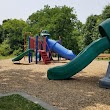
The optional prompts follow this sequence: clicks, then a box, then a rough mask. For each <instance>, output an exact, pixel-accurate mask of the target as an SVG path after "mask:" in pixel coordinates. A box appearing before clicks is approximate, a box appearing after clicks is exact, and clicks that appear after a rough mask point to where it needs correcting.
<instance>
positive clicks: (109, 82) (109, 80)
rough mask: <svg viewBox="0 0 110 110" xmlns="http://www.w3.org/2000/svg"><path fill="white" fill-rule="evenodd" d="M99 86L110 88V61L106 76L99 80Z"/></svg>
mask: <svg viewBox="0 0 110 110" xmlns="http://www.w3.org/2000/svg"><path fill="white" fill-rule="evenodd" d="M99 87H102V88H107V89H110V62H109V63H108V69H107V72H106V75H105V77H104V78H102V79H100V80H99Z"/></svg>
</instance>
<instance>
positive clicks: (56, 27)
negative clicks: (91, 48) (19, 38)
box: [27, 5, 78, 51]
mask: <svg viewBox="0 0 110 110" xmlns="http://www.w3.org/2000/svg"><path fill="white" fill-rule="evenodd" d="M77 22H78V20H77V16H76V13H75V11H74V8H70V7H67V6H62V7H59V6H55V7H54V8H50V6H48V5H46V6H44V9H42V10H40V11H37V12H35V13H33V14H32V15H30V16H29V18H28V19H27V23H28V24H29V25H30V27H31V32H32V33H33V34H34V35H35V34H36V33H38V34H39V33H40V32H41V30H48V31H49V33H50V35H51V38H52V39H55V40H58V37H59V36H61V38H62V42H63V46H65V47H66V48H68V49H72V50H73V51H75V48H76V47H75V45H77V42H76V41H77V40H76V39H77V37H76V36H77V35H78V34H75V35H74V34H73V31H76V28H77V26H76V23H77ZM77 29H78V28H77Z"/></svg>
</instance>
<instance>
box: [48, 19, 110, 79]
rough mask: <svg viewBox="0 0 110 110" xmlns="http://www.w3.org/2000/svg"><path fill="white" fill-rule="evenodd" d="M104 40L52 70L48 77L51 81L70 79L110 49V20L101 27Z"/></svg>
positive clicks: (92, 44)
mask: <svg viewBox="0 0 110 110" xmlns="http://www.w3.org/2000/svg"><path fill="white" fill-rule="evenodd" d="M99 32H100V33H101V35H102V38H100V39H98V40H95V41H94V42H92V43H91V44H90V45H88V46H87V47H86V48H85V49H84V50H83V51H81V52H80V53H79V54H78V55H77V56H76V57H75V58H74V59H73V60H72V61H70V62H69V63H67V64H65V65H63V66H57V67H53V68H50V69H49V70H48V71H47V77H48V79H51V80H59V79H68V78H70V77H72V76H73V75H75V74H76V73H78V72H79V71H81V70H82V69H83V68H85V67H86V66H87V65H88V64H90V63H91V62H92V61H93V60H94V59H95V58H96V57H97V56H98V55H99V54H100V53H102V52H103V51H105V50H106V49H108V48H110V19H107V20H106V21H104V22H102V23H101V24H100V25H99Z"/></svg>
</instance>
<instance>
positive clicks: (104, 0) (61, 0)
mask: <svg viewBox="0 0 110 110" xmlns="http://www.w3.org/2000/svg"><path fill="white" fill-rule="evenodd" d="M47 4H48V5H49V6H51V7H54V6H55V5H56V6H64V5H66V6H69V7H74V9H75V11H76V14H77V17H78V19H79V20H80V21H81V22H83V23H85V21H86V18H87V17H88V16H89V15H91V14H97V15H99V14H101V12H102V10H103V8H104V7H105V6H106V5H108V4H110V0H0V24H1V23H2V21H3V20H5V19H11V18H12V19H14V18H16V19H23V20H26V19H27V18H28V17H29V15H31V14H32V13H34V12H36V11H37V10H40V9H43V8H44V5H47Z"/></svg>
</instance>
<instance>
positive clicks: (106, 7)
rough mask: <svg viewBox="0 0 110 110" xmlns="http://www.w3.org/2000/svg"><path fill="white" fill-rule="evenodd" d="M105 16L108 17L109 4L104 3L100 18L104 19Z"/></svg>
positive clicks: (109, 16) (109, 15)
mask: <svg viewBox="0 0 110 110" xmlns="http://www.w3.org/2000/svg"><path fill="white" fill-rule="evenodd" d="M107 18H110V5H106V6H105V8H104V10H103V11H102V20H106V19H107Z"/></svg>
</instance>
